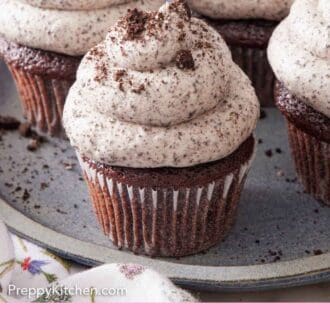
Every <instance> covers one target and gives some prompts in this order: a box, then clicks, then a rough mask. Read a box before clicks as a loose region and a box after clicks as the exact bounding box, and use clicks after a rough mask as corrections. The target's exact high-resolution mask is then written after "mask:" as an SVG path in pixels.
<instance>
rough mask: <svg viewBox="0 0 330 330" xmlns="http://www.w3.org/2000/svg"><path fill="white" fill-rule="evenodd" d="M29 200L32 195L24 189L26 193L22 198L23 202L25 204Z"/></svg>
mask: <svg viewBox="0 0 330 330" xmlns="http://www.w3.org/2000/svg"><path fill="white" fill-rule="evenodd" d="M29 198H30V193H29V192H28V191H27V190H26V189H24V193H23V196H22V199H23V201H24V202H25V201H27V200H28V199H29Z"/></svg>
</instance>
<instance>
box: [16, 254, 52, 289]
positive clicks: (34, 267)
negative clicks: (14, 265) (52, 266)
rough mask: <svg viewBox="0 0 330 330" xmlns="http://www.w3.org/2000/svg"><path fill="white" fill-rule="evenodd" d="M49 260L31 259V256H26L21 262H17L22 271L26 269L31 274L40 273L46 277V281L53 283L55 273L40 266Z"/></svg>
mask: <svg viewBox="0 0 330 330" xmlns="http://www.w3.org/2000/svg"><path fill="white" fill-rule="evenodd" d="M48 263H49V262H48V261H44V260H32V259H31V257H26V258H25V259H24V260H23V261H22V262H19V264H20V265H21V267H22V269H23V271H28V272H29V273H31V274H32V275H39V274H42V275H44V276H45V277H46V279H47V281H48V283H53V282H55V281H56V280H57V276H56V275H55V274H50V273H47V272H45V271H44V270H43V269H42V267H43V266H45V265H47V264H48Z"/></svg>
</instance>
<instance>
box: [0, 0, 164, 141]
mask: <svg viewBox="0 0 330 330" xmlns="http://www.w3.org/2000/svg"><path fill="white" fill-rule="evenodd" d="M162 2H163V1H162V0H130V1H125V0H92V1H86V0H64V1H63V0H47V1H43V0H2V1H1V3H0V57H2V58H3V59H4V60H5V62H6V63H7V65H8V67H9V69H10V71H11V73H12V75H13V78H14V80H15V82H16V85H17V89H18V92H19V95H20V98H21V101H22V106H23V110H24V115H25V117H26V118H27V120H28V121H29V122H30V123H31V124H32V125H34V126H36V127H37V129H38V130H39V131H40V132H41V133H46V134H49V135H55V136H59V135H62V123H61V121H62V112H63V106H64V102H65V98H66V96H67V93H68V91H69V89H70V87H71V86H72V84H73V82H74V80H75V76H76V71H77V68H78V65H79V63H80V61H81V58H82V56H83V55H84V54H86V52H87V51H88V50H89V49H90V48H92V47H93V46H95V45H96V44H97V43H98V42H100V41H101V40H102V39H103V38H104V37H105V34H106V32H107V31H108V29H109V26H111V24H112V23H114V22H115V21H117V19H118V18H119V17H121V16H122V15H124V14H125V13H126V11H127V9H129V8H135V7H140V8H143V9H151V10H155V9H157V8H158V7H159V6H160V5H161V4H162Z"/></svg>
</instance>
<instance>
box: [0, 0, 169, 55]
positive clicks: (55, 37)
mask: <svg viewBox="0 0 330 330" xmlns="http://www.w3.org/2000/svg"><path fill="white" fill-rule="evenodd" d="M162 3H163V1H162V0H127V1H125V0H99V1H97V0H92V1H83V0H73V1H71V0H70V1H68V0H47V1H46V0H40V1H38V0H24V1H22V0H20V1H18V0H1V1H0V34H2V35H3V36H4V37H6V38H7V39H9V40H11V41H14V42H17V43H19V44H22V45H24V46H28V47H32V48H38V49H43V50H49V51H54V52H58V53H63V54H67V55H73V56H78V55H84V54H86V52H87V51H88V50H89V49H90V48H92V47H93V46H95V45H96V44H97V43H99V42H100V41H101V40H103V39H104V37H105V35H106V33H107V31H108V30H109V28H110V26H111V25H112V24H114V22H116V21H117V20H118V19H119V18H120V17H121V16H123V15H125V13H126V11H127V10H128V9H131V8H136V7H137V8H140V9H143V10H156V9H158V8H159V6H160V5H161V4H162ZM70 4H71V5H70ZM62 6H63V8H62ZM46 7H47V8H46ZM48 7H50V9H49V8H48ZM81 9H84V10H81Z"/></svg>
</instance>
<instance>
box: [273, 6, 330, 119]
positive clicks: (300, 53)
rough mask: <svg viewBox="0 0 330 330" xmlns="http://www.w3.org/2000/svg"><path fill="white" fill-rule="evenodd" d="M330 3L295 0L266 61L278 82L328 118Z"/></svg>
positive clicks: (329, 113) (329, 108)
mask: <svg viewBox="0 0 330 330" xmlns="http://www.w3.org/2000/svg"><path fill="white" fill-rule="evenodd" d="M329 12H330V2H329V1H328V0H320V1H318V0H297V1H296V2H295V3H294V5H293V7H292V10H291V13H290V15H289V17H288V18H287V19H285V20H284V21H283V22H282V23H281V24H280V25H279V27H278V28H277V29H276V30H275V32H274V34H273V36H272V38H271V40H270V44H269V48H268V57H269V61H270V63H271V66H272V68H273V70H274V72H275V74H276V76H277V78H278V80H280V81H281V82H283V83H284V85H285V86H286V87H287V88H288V89H289V90H290V91H291V92H292V93H293V94H294V95H295V96H296V97H298V98H299V99H301V100H303V101H304V102H306V103H307V104H309V105H310V106H312V107H313V108H314V109H315V110H317V111H319V112H321V113H323V114H325V115H326V116H328V117H330V19H329V17H330V14H329Z"/></svg>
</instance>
